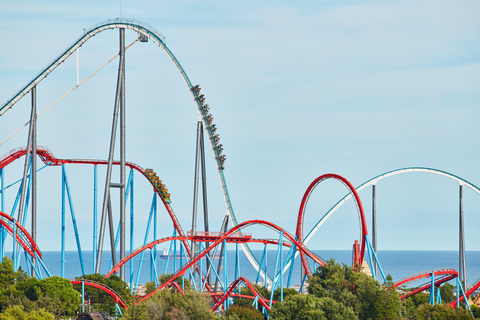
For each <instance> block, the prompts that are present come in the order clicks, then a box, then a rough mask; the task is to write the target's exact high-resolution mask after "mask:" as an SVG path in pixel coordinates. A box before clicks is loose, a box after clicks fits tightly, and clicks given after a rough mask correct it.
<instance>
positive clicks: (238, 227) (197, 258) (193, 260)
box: [105, 220, 326, 302]
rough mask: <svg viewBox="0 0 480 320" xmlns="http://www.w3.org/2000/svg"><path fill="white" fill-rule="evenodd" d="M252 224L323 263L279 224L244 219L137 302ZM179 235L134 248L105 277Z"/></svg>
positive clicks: (321, 263) (165, 284) (183, 272)
mask: <svg viewBox="0 0 480 320" xmlns="http://www.w3.org/2000/svg"><path fill="white" fill-rule="evenodd" d="M252 225H263V226H266V227H269V228H271V229H273V230H276V231H277V232H281V231H283V232H284V233H283V235H284V237H286V238H287V239H288V240H289V241H290V242H291V243H293V244H294V245H295V246H296V248H297V250H300V251H301V252H303V253H304V254H306V255H307V256H308V257H309V258H311V259H312V260H313V261H315V262H316V263H318V264H320V265H325V264H326V263H325V261H324V260H323V259H321V258H320V257H318V256H317V255H315V254H314V253H312V252H311V251H309V250H308V249H306V248H305V247H304V246H303V245H302V244H301V243H300V242H299V241H297V240H296V238H295V237H294V236H293V235H291V234H290V233H288V232H287V231H285V230H284V229H282V228H280V227H279V226H277V225H275V224H273V223H271V222H269V221H264V220H249V221H245V222H242V223H240V224H238V225H237V226H235V227H233V228H231V229H230V230H228V231H227V232H225V233H222V234H221V236H220V237H218V238H217V240H215V241H214V242H210V246H209V247H208V248H206V249H205V250H203V251H202V252H201V253H199V254H197V255H196V256H195V258H193V259H191V260H190V261H189V262H188V263H187V264H186V265H184V266H183V267H182V268H181V269H180V270H179V271H177V273H176V274H175V275H173V276H172V277H171V278H170V279H169V280H167V281H165V282H164V283H163V284H162V285H161V286H159V287H158V288H157V289H156V290H155V291H152V292H151V293H149V294H148V295H146V296H144V297H143V298H142V299H141V300H140V301H139V302H142V301H144V300H146V299H148V298H149V297H151V296H152V295H153V294H154V293H155V292H157V291H159V290H162V289H163V288H164V287H166V286H168V284H169V283H170V282H172V281H173V280H175V279H176V278H177V277H178V276H179V275H184V274H185V272H186V271H187V270H188V268H190V267H191V266H193V265H194V264H195V263H197V262H198V261H199V260H200V259H201V258H203V257H204V256H205V255H206V254H207V253H209V252H210V251H211V250H213V249H214V248H215V247H216V246H217V245H218V244H220V243H221V242H222V241H223V240H226V239H227V238H229V237H231V236H232V234H234V233H235V232H237V231H239V230H242V229H243V228H246V227H248V226H252ZM184 238H186V239H190V240H191V239H192V238H191V237H184ZM180 239H181V237H168V238H163V239H159V240H156V241H153V242H150V243H148V244H147V245H145V246H143V247H140V248H138V249H137V250H135V251H134V252H132V253H131V254H130V255H129V256H127V257H126V258H125V259H123V260H122V261H120V262H119V263H118V264H116V265H115V266H114V267H113V268H112V270H110V272H109V273H108V274H107V275H106V276H105V277H106V278H108V277H110V276H111V275H112V274H114V273H116V272H118V270H119V268H120V267H121V266H122V265H124V264H125V263H126V262H127V261H128V260H130V259H131V258H133V257H134V256H136V255H137V254H139V253H140V252H142V251H144V250H146V249H150V248H153V247H154V246H155V245H157V244H159V243H162V242H165V241H171V240H180Z"/></svg>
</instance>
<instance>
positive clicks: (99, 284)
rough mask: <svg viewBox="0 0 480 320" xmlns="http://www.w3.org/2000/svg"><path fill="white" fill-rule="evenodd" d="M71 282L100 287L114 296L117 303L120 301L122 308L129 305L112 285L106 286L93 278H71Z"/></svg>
mask: <svg viewBox="0 0 480 320" xmlns="http://www.w3.org/2000/svg"><path fill="white" fill-rule="evenodd" d="M70 282H71V283H72V284H82V283H83V284H84V285H86V286H89V287H93V288H97V289H100V290H102V291H104V292H106V293H108V294H109V295H110V296H111V297H112V298H113V301H115V303H118V304H119V305H120V306H121V307H122V308H125V309H128V307H127V305H126V304H125V302H124V301H123V300H122V298H120V296H119V295H118V294H117V293H116V292H115V291H114V290H113V289H112V288H110V287H108V286H106V285H104V284H102V283H99V282H95V281H92V280H71V281H70Z"/></svg>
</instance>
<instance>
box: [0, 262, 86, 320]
mask: <svg viewBox="0 0 480 320" xmlns="http://www.w3.org/2000/svg"><path fill="white" fill-rule="evenodd" d="M0 288H1V290H0V311H1V312H2V317H4V318H5V319H17V318H19V319H22V318H25V319H28V318H29V317H30V318H31V317H33V318H32V319H36V318H35V317H38V318H39V319H49V318H48V315H47V313H50V314H51V315H52V317H54V318H55V319H59V318H60V317H63V316H74V315H75V313H76V312H77V311H78V307H79V304H80V294H79V293H78V292H77V291H75V290H74V289H73V287H72V284H71V283H70V281H68V280H67V279H63V278H60V277H50V278H46V279H42V280H39V279H37V278H29V277H28V276H27V275H26V274H25V273H24V272H23V271H22V270H21V269H19V270H17V271H14V269H13V262H12V261H11V260H10V259H8V258H7V257H5V258H4V259H3V262H2V263H1V264H0ZM17 306H18V307H17ZM20 307H21V308H20ZM16 317H17V318H16ZM1 319H3V318H1Z"/></svg>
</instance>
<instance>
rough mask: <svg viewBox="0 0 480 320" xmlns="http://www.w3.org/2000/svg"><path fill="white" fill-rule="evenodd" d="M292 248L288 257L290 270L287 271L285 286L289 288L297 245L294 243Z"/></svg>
mask: <svg viewBox="0 0 480 320" xmlns="http://www.w3.org/2000/svg"><path fill="white" fill-rule="evenodd" d="M292 249H293V250H292V255H291V258H290V270H289V271H288V280H287V288H290V281H291V280H292V273H293V266H294V264H295V252H296V250H297V246H296V245H295V244H294V245H293V246H292ZM287 260H288V259H287Z"/></svg>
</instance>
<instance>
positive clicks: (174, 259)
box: [173, 240, 182, 274]
mask: <svg viewBox="0 0 480 320" xmlns="http://www.w3.org/2000/svg"><path fill="white" fill-rule="evenodd" d="M180 243H181V242H180ZM181 248H182V247H181V245H180V251H181ZM173 273H174V274H175V273H177V240H173Z"/></svg>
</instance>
